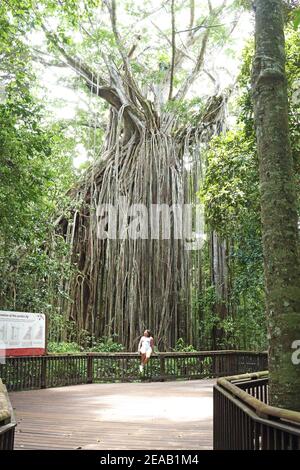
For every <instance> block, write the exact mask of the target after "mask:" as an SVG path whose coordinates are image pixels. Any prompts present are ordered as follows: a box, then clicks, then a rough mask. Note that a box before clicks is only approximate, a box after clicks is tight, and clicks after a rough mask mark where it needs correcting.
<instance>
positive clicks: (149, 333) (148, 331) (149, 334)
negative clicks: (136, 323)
mask: <svg viewBox="0 0 300 470" xmlns="http://www.w3.org/2000/svg"><path fill="white" fill-rule="evenodd" d="M145 331H147V335H148V337H149V338H150V336H152V334H151V331H150V330H145Z"/></svg>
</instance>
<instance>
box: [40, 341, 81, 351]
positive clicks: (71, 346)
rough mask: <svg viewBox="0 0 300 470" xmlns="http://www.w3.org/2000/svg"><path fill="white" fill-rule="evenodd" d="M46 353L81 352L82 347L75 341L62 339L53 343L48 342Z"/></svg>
mask: <svg viewBox="0 0 300 470" xmlns="http://www.w3.org/2000/svg"><path fill="white" fill-rule="evenodd" d="M47 350H48V353H51V354H53V353H60V354H68V353H79V352H83V349H82V347H81V346H79V344H77V343H67V342H65V341H62V342H60V343H54V342H52V341H49V342H48V347H47Z"/></svg>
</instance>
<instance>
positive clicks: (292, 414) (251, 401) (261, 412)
mask: <svg viewBox="0 0 300 470" xmlns="http://www.w3.org/2000/svg"><path fill="white" fill-rule="evenodd" d="M268 377H269V372H268V371H262V372H256V373H250V374H249V373H248V374H242V375H233V376H229V377H222V378H219V379H218V380H217V385H219V386H220V387H223V388H225V389H226V390H228V391H229V392H230V393H231V394H232V395H234V396H235V397H237V398H239V399H240V400H241V401H242V402H244V403H246V404H247V405H249V406H250V407H251V408H252V409H254V410H255V411H256V413H257V415H258V416H260V417H262V418H265V417H268V418H274V419H280V420H284V421H289V422H292V423H296V424H297V425H298V424H300V412H298V411H292V410H287V409H284V408H277V407H275V406H271V405H267V404H265V403H263V402H262V401H260V400H258V399H257V398H255V397H252V396H251V395H250V394H249V393H247V392H245V391H244V390H241V389H240V388H239V387H238V386H237V385H235V383H234V382H239V383H241V382H242V383H245V382H247V381H248V380H249V381H250V380H256V379H262V378H266V379H267V378H268Z"/></svg>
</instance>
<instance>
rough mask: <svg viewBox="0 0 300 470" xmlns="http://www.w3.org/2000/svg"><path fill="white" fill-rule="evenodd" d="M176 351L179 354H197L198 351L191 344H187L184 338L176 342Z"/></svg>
mask: <svg viewBox="0 0 300 470" xmlns="http://www.w3.org/2000/svg"><path fill="white" fill-rule="evenodd" d="M174 351H177V352H195V351H196V349H195V348H194V346H192V345H191V344H186V343H185V341H184V339H183V338H179V339H178V340H177V342H176V346H175V348H174Z"/></svg>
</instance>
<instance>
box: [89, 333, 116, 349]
mask: <svg viewBox="0 0 300 470" xmlns="http://www.w3.org/2000/svg"><path fill="white" fill-rule="evenodd" d="M90 351H91V352H107V353H109V352H121V351H124V346H123V345H122V344H120V343H116V342H115V341H114V339H113V338H109V337H107V336H103V337H102V338H100V339H99V340H97V341H96V343H95V344H94V345H93V346H92V347H91V348H90Z"/></svg>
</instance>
